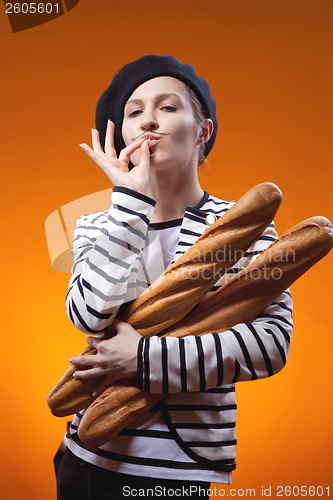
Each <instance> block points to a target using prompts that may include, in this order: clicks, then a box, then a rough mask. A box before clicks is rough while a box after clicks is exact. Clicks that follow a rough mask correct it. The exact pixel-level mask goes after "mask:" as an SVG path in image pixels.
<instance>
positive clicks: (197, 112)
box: [186, 85, 208, 167]
mask: <svg viewBox="0 0 333 500" xmlns="http://www.w3.org/2000/svg"><path fill="white" fill-rule="evenodd" d="M186 87H187V90H188V93H189V95H190V98H191V101H192V106H193V112H194V118H195V121H196V122H197V123H198V124H199V125H201V124H203V123H204V121H205V120H206V119H207V118H208V116H207V113H206V112H205V110H204V107H203V105H202V104H201V102H200V101H199V99H198V97H197V95H196V93H195V92H194V91H193V90H192V89H191V87H189V86H188V85H186ZM205 147H206V144H205V143H203V144H201V146H200V149H199V157H198V167H200V165H202V163H203V162H204V161H205V160H206V156H205Z"/></svg>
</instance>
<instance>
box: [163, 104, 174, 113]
mask: <svg viewBox="0 0 333 500" xmlns="http://www.w3.org/2000/svg"><path fill="white" fill-rule="evenodd" d="M162 109H164V110H165V111H167V112H168V113H173V112H175V111H177V108H176V107H175V106H171V105H170V104H167V105H166V106H163V108H162Z"/></svg>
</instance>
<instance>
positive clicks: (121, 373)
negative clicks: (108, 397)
mask: <svg viewBox="0 0 333 500" xmlns="http://www.w3.org/2000/svg"><path fill="white" fill-rule="evenodd" d="M111 329H112V330H114V332H115V334H114V336H112V337H111V338H104V337H88V338H87V342H88V344H89V345H90V346H92V347H94V348H95V349H96V351H97V353H96V354H92V355H90V356H73V357H71V358H70V359H69V362H70V363H72V364H73V365H74V367H75V368H76V371H75V373H74V375H73V376H74V377H75V378H77V379H79V380H86V379H91V378H94V377H100V376H101V375H107V377H108V382H109V384H112V382H114V381H116V380H119V379H121V378H131V377H135V376H136V374H137V352H138V344H139V340H140V338H141V335H140V334H139V333H138V332H137V331H136V330H135V329H134V328H133V327H132V326H131V325H129V324H128V323H125V322H124V321H118V320H115V321H114V322H113V323H112V325H111Z"/></svg>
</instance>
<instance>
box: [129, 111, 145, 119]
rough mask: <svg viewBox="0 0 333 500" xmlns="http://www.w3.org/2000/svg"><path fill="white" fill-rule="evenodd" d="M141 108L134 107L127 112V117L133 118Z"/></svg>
mask: <svg viewBox="0 0 333 500" xmlns="http://www.w3.org/2000/svg"><path fill="white" fill-rule="evenodd" d="M141 112H142V111H141V109H134V110H133V111H131V112H130V113H128V116H129V118H133V117H135V116H138V115H139V114H140V113H141Z"/></svg>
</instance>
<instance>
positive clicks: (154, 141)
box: [148, 138, 160, 149]
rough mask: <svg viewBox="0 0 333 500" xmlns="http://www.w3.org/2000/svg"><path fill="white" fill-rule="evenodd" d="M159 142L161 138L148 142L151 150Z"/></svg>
mask: <svg viewBox="0 0 333 500" xmlns="http://www.w3.org/2000/svg"><path fill="white" fill-rule="evenodd" d="M159 140H160V138H156V139H155V138H154V139H151V138H149V142H148V147H149V149H150V148H152V147H153V146H155V145H156V144H157V143H158V141H159Z"/></svg>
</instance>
